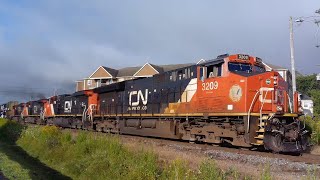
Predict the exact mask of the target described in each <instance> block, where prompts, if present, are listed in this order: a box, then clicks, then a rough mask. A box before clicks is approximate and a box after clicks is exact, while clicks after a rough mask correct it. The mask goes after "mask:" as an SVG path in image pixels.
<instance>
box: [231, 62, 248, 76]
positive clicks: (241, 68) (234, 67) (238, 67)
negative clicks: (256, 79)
mask: <svg viewBox="0 0 320 180" xmlns="http://www.w3.org/2000/svg"><path fill="white" fill-rule="evenodd" d="M228 68H229V71H231V72H247V73H251V72H252V66H251V65H250V64H242V63H232V62H230V63H229V64H228Z"/></svg>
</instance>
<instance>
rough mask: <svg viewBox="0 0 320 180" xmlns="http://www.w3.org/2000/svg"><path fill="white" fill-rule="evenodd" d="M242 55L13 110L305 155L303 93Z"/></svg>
mask: <svg viewBox="0 0 320 180" xmlns="http://www.w3.org/2000/svg"><path fill="white" fill-rule="evenodd" d="M289 92H290V91H289V87H288V83H287V82H285V81H284V79H283V78H282V77H281V76H280V75H279V73H278V72H275V71H269V72H266V70H265V68H264V65H263V64H262V60H261V59H260V58H258V57H253V56H249V55H244V54H234V55H228V54H226V55H221V56H218V57H217V58H216V59H212V60H207V61H205V62H202V63H200V64H194V65H190V66H187V67H184V68H179V69H175V70H171V71H167V72H163V73H160V74H156V75H154V76H152V77H148V78H140V79H133V80H127V81H123V82H118V83H113V84H110V85H106V86H102V87H99V88H95V89H92V90H84V91H80V92H76V93H74V94H70V95H68V94H65V95H58V96H53V97H50V98H48V99H42V100H38V101H31V102H27V103H21V104H19V105H16V106H14V109H15V111H14V116H12V118H13V119H14V120H17V121H23V122H29V123H40V124H53V125H56V126H60V127H66V128H79V129H89V130H96V131H103V132H108V133H119V134H131V135H140V136H149V137H161V138H169V139H178V140H185V141H190V142H203V143H214V144H221V143H228V144H231V145H233V146H241V147H264V148H265V149H268V150H271V151H274V152H293V153H301V152H303V151H305V150H306V149H307V147H308V141H309V140H308V138H309V133H308V131H307V130H306V129H305V126H304V124H303V123H302V122H301V121H300V120H299V119H298V117H299V115H300V111H301V108H299V101H298V95H297V93H295V94H294V95H291V93H289Z"/></svg>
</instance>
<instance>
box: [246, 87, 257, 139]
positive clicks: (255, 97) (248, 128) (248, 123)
mask: <svg viewBox="0 0 320 180" xmlns="http://www.w3.org/2000/svg"><path fill="white" fill-rule="evenodd" d="M258 94H259V95H260V91H257V92H256V94H255V95H254V97H253V100H252V102H251V105H250V108H249V111H248V122H247V133H249V130H250V113H251V109H252V107H253V104H254V102H255V101H256V99H257V97H258V96H257V95H258Z"/></svg>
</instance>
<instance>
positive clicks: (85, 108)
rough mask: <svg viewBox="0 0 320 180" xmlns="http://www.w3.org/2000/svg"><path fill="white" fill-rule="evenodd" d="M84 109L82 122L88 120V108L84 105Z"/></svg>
mask: <svg viewBox="0 0 320 180" xmlns="http://www.w3.org/2000/svg"><path fill="white" fill-rule="evenodd" d="M83 106H84V109H83V112H82V122H84V121H85V120H86V111H87V106H86V105H85V104H84V105H83Z"/></svg>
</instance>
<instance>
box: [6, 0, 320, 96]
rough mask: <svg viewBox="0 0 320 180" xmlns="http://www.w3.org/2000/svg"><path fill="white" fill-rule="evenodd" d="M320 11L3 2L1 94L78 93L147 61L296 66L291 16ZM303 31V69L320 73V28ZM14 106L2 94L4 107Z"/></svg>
mask: <svg viewBox="0 0 320 180" xmlns="http://www.w3.org/2000/svg"><path fill="white" fill-rule="evenodd" d="M319 7H320V3H319V2H317V1H316V0H312V1H309V2H308V3H305V2H301V1H298V0H296V1H289V0H286V1H281V2H278V1H275V0H273V1H268V2H267V1H266V2H260V1H259V2H258V1H250V0H247V1H233V2H232V1H222V2H214V1H199V2H195V1H158V2H155V1H142V0H141V1H140V0H138V1H129V0H128V1H100V0H92V1H90V2H86V1H78V0H70V1H59V0H58V1H54V0H52V1H50V0H49V1H40V2H39V1H19V2H17V1H2V2H0V62H1V66H0V77H6V78H2V84H3V85H1V89H0V90H2V91H5V90H12V89H14V87H21V86H22V87H23V88H29V89H32V90H34V91H35V92H38V93H42V94H44V95H46V96H48V95H51V94H52V92H53V89H61V92H62V93H67V92H72V91H73V90H74V88H75V83H74V81H75V80H79V79H81V78H84V77H86V76H88V75H90V74H91V73H92V71H94V70H95V69H96V68H97V67H98V66H100V65H105V66H109V67H113V68H121V67H124V66H137V65H142V64H144V63H145V62H146V61H147V59H148V61H150V62H151V63H154V64H169V63H185V62H196V61H197V60H198V59H201V58H205V59H211V58H214V57H216V56H217V55H219V54H224V53H248V54H252V55H255V56H259V57H261V58H263V59H265V60H266V61H267V62H269V63H273V64H277V65H281V66H284V67H290V64H289V63H290V51H289V29H288V27H289V26H288V25H289V24H288V20H289V16H290V15H293V16H309V15H312V14H313V12H314V11H315V10H316V9H318V8H319ZM295 28H297V29H296V30H295V47H296V60H297V61H296V66H297V69H298V70H300V71H302V73H308V74H309V73H315V72H317V71H319V68H317V67H316V66H314V65H315V64H319V63H318V59H317V58H318V57H319V51H320V50H319V49H317V48H315V47H314V44H315V43H316V40H315V39H316V38H315V36H314V35H315V32H316V31H315V30H316V29H317V27H316V26H315V25H314V24H312V23H306V24H302V25H301V26H300V27H295ZM306 62H308V63H306ZM43 87H45V88H43ZM3 89H4V90H3ZM4 96H5V97H6V98H4ZM12 97H16V95H12ZM8 99H10V95H9V94H5V93H1V92H0V102H4V101H5V100H8ZM17 99H21V100H23V99H26V98H21V97H19V98H17Z"/></svg>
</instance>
